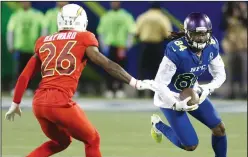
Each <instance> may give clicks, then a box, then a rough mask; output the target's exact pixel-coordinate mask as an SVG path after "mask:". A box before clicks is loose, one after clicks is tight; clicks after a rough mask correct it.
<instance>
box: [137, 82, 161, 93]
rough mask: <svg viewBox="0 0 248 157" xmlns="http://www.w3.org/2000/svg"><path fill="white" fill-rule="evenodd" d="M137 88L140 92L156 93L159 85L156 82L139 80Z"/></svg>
mask: <svg viewBox="0 0 248 157" xmlns="http://www.w3.org/2000/svg"><path fill="white" fill-rule="evenodd" d="M135 88H136V89H138V90H145V89H150V90H152V91H154V92H155V91H156V90H157V89H158V85H157V83H156V82H155V81H154V80H137V83H136V86H135Z"/></svg>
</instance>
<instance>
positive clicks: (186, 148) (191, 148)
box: [184, 144, 198, 151]
mask: <svg viewBox="0 0 248 157" xmlns="http://www.w3.org/2000/svg"><path fill="white" fill-rule="evenodd" d="M197 146H198V144H197V145H194V146H185V147H184V149H185V150H187V151H194V150H195V149H196V148H197Z"/></svg>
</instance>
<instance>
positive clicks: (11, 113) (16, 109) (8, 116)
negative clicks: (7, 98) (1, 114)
mask: <svg viewBox="0 0 248 157" xmlns="http://www.w3.org/2000/svg"><path fill="white" fill-rule="evenodd" d="M15 114H18V115H19V116H20V117H21V115H22V111H21V109H20V107H19V105H18V104H16V103H14V102H12V104H11V106H10V108H9V111H8V112H7V113H6V114H5V119H7V120H9V121H14V118H15Z"/></svg>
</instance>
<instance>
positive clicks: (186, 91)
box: [179, 88, 199, 106]
mask: <svg viewBox="0 0 248 157" xmlns="http://www.w3.org/2000/svg"><path fill="white" fill-rule="evenodd" d="M189 96H191V99H190V100H189V101H188V103H187V105H188V106H192V105H195V104H198V103H199V95H198V94H197V93H196V92H195V91H194V90H193V89H192V88H185V89H183V90H182V92H181V93H180V95H179V98H180V100H184V99H186V98H187V97H189Z"/></svg>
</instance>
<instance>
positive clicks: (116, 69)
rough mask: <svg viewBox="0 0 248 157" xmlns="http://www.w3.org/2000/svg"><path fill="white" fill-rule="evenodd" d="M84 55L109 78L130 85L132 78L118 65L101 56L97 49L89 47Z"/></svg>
mask: <svg viewBox="0 0 248 157" xmlns="http://www.w3.org/2000/svg"><path fill="white" fill-rule="evenodd" d="M86 55H87V57H88V58H89V59H90V60H91V61H92V62H93V63H95V64H97V65H99V66H101V67H102V68H103V69H104V70H105V71H107V72H108V73H109V74H110V75H111V76H113V77H115V78H116V79H119V80H121V81H123V82H125V83H130V81H131V79H132V76H130V75H129V74H128V73H127V72H126V71H125V70H124V69H123V68H122V67H121V66H120V65H118V64H117V63H115V62H113V61H111V60H110V59H108V58H107V57H105V56H104V55H102V54H101V53H100V52H99V50H98V48H97V47H95V46H89V47H88V48H87V49H86ZM133 79H134V78H133Z"/></svg>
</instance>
